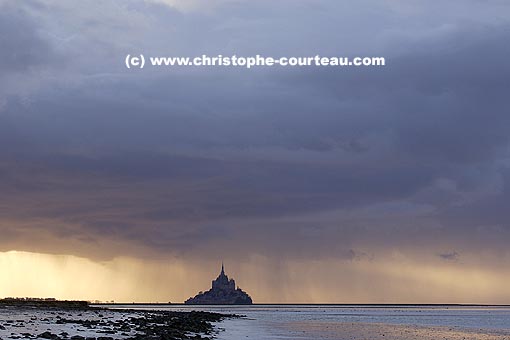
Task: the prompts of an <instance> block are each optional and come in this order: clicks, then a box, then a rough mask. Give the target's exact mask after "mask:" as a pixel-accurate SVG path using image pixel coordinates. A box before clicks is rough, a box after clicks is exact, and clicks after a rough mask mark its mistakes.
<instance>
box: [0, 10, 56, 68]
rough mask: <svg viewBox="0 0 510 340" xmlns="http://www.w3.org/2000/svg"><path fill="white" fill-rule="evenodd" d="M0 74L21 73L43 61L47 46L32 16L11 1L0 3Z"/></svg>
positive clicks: (47, 49)
mask: <svg viewBox="0 0 510 340" xmlns="http://www.w3.org/2000/svg"><path fill="white" fill-rule="evenodd" d="M0 46H1V48H0V61H1V62H0V75H3V76H5V75H6V74H10V73H16V72H25V71H27V70H29V69H30V68H31V67H34V66H37V65H39V64H41V63H44V62H47V61H48V59H49V55H50V53H51V49H50V47H49V45H48V43H47V42H46V41H45V40H44V39H43V38H42V37H41V36H40V34H39V33H38V32H37V25H36V24H35V22H34V19H33V18H32V17H30V16H29V15H28V14H27V13H26V12H25V11H24V10H22V9H21V8H19V7H18V6H15V4H14V3H2V2H0Z"/></svg>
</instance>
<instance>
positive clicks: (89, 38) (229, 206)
mask: <svg viewBox="0 0 510 340" xmlns="http://www.w3.org/2000/svg"><path fill="white" fill-rule="evenodd" d="M45 3H46V5H47V6H48V7H44V6H43V7H41V8H42V9H41V8H39V7H33V6H28V7H27V8H28V9H27V11H28V12H26V13H33V15H34V16H38V17H41V16H42V17H43V18H44V20H41V23H40V25H42V26H43V27H44V28H45V30H49V31H51V30H52V29H53V30H56V31H57V33H58V34H57V35H58V36H59V37H65V39H64V38H59V39H60V40H62V39H64V40H65V44H69V46H68V48H65V49H61V51H60V53H61V54H62V55H66V53H67V56H68V58H69V60H67V62H68V64H66V65H67V66H66V67H65V68H63V69H62V70H61V71H60V72H62V74H59V76H60V78H59V77H56V78H57V79H51V80H48V81H47V84H46V85H47V86H45V87H44V88H42V89H38V90H37V91H34V93H31V95H30V100H29V101H26V100H25V98H24V97H23V96H19V97H16V96H12V97H10V98H9V100H8V101H7V102H6V104H5V105H4V106H3V108H2V109H1V111H0V142H1V143H2V145H8V146H9V147H5V148H2V149H1V150H0V176H1V177H0V178H1V181H0V187H1V188H2V192H3V193H5V194H4V195H3V196H2V197H0V205H1V206H2V207H4V208H5V209H3V210H2V212H1V216H0V217H1V218H2V221H1V224H0V226H1V228H2V230H5V232H6V235H11V236H10V237H6V238H2V241H0V242H2V244H1V245H0V246H1V247H3V249H6V248H10V247H13V244H14V245H16V246H17V247H21V248H30V247H34V243H33V242H32V240H31V239H30V237H29V236H24V237H23V238H22V237H19V236H16V235H17V234H16V231H18V233H19V232H21V233H24V235H27V234H29V233H30V231H32V230H35V233H34V235H36V236H37V235H38V233H43V231H44V234H45V235H50V236H51V235H52V236H53V237H54V238H56V239H58V240H61V241H62V242H61V243H59V247H60V249H65V251H67V252H84V253H87V252H89V251H90V249H91V248H89V247H93V246H94V245H96V246H97V244H100V242H102V240H110V241H112V242H113V241H118V242H126V243H128V244H136V245H143V246H146V247H147V248H150V249H156V250H157V251H158V252H165V251H172V252H173V251H175V252H184V251H186V250H187V249H190V248H193V249H194V248H199V247H206V246H211V247H212V246H213V245H214V246H216V245H218V244H222V242H224V238H222V237H220V235H229V236H228V237H229V240H230V241H231V242H229V243H228V244H225V246H226V247H230V248H229V249H235V251H236V252H237V253H243V251H244V252H257V251H260V252H264V253H266V254H278V253H285V254H289V256H290V255H294V256H297V255H301V256H304V254H306V256H308V257H314V256H319V255H320V256H331V254H336V255H334V256H337V257H338V258H341V259H347V260H352V259H356V258H358V257H360V256H362V257H366V258H368V257H371V256H372V255H360V254H366V253H365V252H364V250H359V249H358V248H357V247H358V246H360V245H361V247H371V246H380V247H381V248H384V247H386V246H387V247H392V246H399V245H402V244H410V245H411V246H412V245H427V244H428V245H433V244H434V242H436V241H437V240H438V239H441V240H444V242H452V243H458V244H459V248H457V247H455V249H459V251H461V250H462V251H463V249H462V247H463V246H467V245H468V244H469V245H470V246H472V245H473V244H476V236H477V233H476V228H477V227H479V226H480V225H481V224H482V223H489V224H490V225H491V226H492V227H494V225H503V227H502V228H503V229H505V228H507V227H508V224H507V222H506V221H507V219H506V220H505V218H506V216H507V215H505V212H504V211H505V210H504V207H503V203H501V202H502V200H501V198H505V197H506V196H505V195H506V194H501V193H499V194H498V193H497V194H491V193H487V192H486V190H485V189H486V186H487V185H486V183H492V182H493V181H496V182H497V180H495V179H494V178H498V177H500V176H502V174H504V173H505V171H508V170H506V169H507V168H508V164H507V165H504V160H505V158H506V157H508V144H509V140H508V138H509V136H510V135H509V134H508V127H509V126H510V118H509V117H510V116H509V115H508V114H507V113H506V111H505V108H506V106H507V105H506V103H507V93H509V90H510V88H509V83H508V82H507V79H509V77H510V66H509V64H508V62H507V60H509V58H510V47H508V44H504V43H502V42H504V41H506V37H507V35H508V29H509V26H508V25H506V24H502V23H498V24H493V23H491V22H489V23H487V22H484V23H476V22H475V23H473V22H464V21H458V22H457V21H454V22H453V23H452V22H450V21H451V20H452V19H451V17H448V16H438V17H435V18H434V19H433V20H436V21H435V22H433V23H430V22H421V23H420V24H419V25H416V26H415V25H413V24H411V23H410V22H409V21H408V19H405V16H404V15H401V14H399V13H397V11H395V10H390V9H388V8H386V9H385V11H384V14H385V15H384V16H377V15H376V13H373V12H372V11H368V10H367V9H366V8H364V7H363V8H362V7H356V6H352V8H349V9H347V8H346V9H345V10H346V11H348V12H349V13H351V12H353V13H357V14H365V16H366V19H367V20H368V19H370V18H374V20H375V21H373V24H372V25H368V24H360V23H356V22H353V20H351V19H348V18H347V17H346V21H345V22H343V21H342V20H338V18H337V17H336V16H335V17H330V16H328V15H327V13H328V11H329V12H331V11H332V10H336V11H339V10H340V8H339V7H337V6H340V5H335V4H334V3H333V2H329V1H322V2H317V3H316V4H315V5H312V3H309V2H300V3H299V4H297V5H296V6H295V7H292V13H294V14H295V15H296V16H298V17H299V16H300V15H301V16H303V18H305V19H306V21H307V22H309V23H310V24H312V23H313V24H314V25H310V26H308V27H309V29H303V28H299V27H298V26H299V25H297V23H298V21H296V20H295V19H289V17H288V16H285V15H284V14H286V11H285V8H284V7H285V6H283V5H282V6H280V5H278V4H274V6H275V10H274V12H272V13H271V14H269V13H266V12H264V11H262V10H263V9H264V8H265V6H267V4H265V5H261V4H251V5H246V6H241V5H239V4H228V3H226V4H223V5H221V6H220V8H221V11H220V10H211V12H207V13H206V14H204V13H202V12H193V11H192V12H189V13H181V12H179V11H178V10H176V9H172V8H168V7H166V6H163V5H156V4H149V3H143V4H142V3H141V2H137V1H131V2H127V5H121V4H120V3H119V2H114V1H112V2H107V3H104V4H102V5H101V6H106V7H105V8H101V9H102V11H99V10H91V11H90V12H88V10H83V11H81V12H79V11H76V10H74V12H73V8H72V5H64V4H59V5H58V4H56V3H52V2H51V1H47V2H45ZM110 5H111V6H112V7H111V8H110V10H112V11H113V9H115V11H117V10H118V12H119V15H117V16H114V17H112V18H110V17H109V14H108V8H109V7H108V6H110ZM59 6H64V7H59ZM66 6H67V7H66ZM379 6H382V5H378V7H377V8H380V7H379ZM92 7H93V6H92ZM340 7H342V6H340ZM473 7H475V4H474V3H473ZM10 8H13V7H12V6H11V7H10ZM382 8H384V6H383V7H382ZM50 9H51V10H52V11H53V12H54V13H57V14H55V15H59V17H61V18H62V20H63V21H64V22H66V23H65V24H66V25H69V23H68V22H67V20H69V18H68V17H67V16H64V15H63V13H69V12H71V13H73V15H74V16H75V17H74V21H75V23H74V25H75V26H73V27H74V28H69V30H70V31H69V32H66V31H65V30H64V33H67V34H62V33H63V32H62V30H63V29H62V28H55V27H53V26H51V24H49V23H48V22H50V21H51V20H50V19H51V14H50V13H49V12H47V11H49V10H50ZM380 9H381V8H380ZM11 11H12V10H11ZM101 12H104V13H101ZM16 13H18V14H16ZM19 13H25V12H16V11H15V14H14V15H10V16H9V19H8V20H6V21H3V20H1V21H0V25H3V26H2V27H3V29H5V31H6V32H12V35H11V34H6V35H5V36H2V37H3V38H2V39H6V40H5V42H4V41H3V40H2V44H3V45H4V44H5V46H8V47H9V48H8V49H3V48H2V52H0V57H1V58H2V59H6V63H5V64H4V65H3V66H1V67H0V72H2V70H3V69H5V70H9V72H12V71H16V72H26V71H27V68H29V67H30V65H31V64H37V63H40V62H42V60H43V59H40V58H38V57H39V54H35V53H34V51H35V50H40V51H42V52H43V55H44V51H45V49H46V53H49V52H48V47H47V46H50V45H46V43H44V42H43V40H41V38H40V35H39V34H38V33H36V32H37V28H35V26H34V23H33V18H29V17H27V16H26V14H23V15H22V14H19ZM227 14H228V15H227ZM16 15H18V17H17V16H16ZM101 15H103V16H105V18H110V19H109V21H108V24H106V22H105V21H104V20H103V19H104V18H103V17H101ZM287 15H288V13H287ZM321 18H325V19H324V20H321ZM376 18H377V19H376ZM90 20H95V21H93V23H91V22H90ZM424 20H425V19H424ZM427 20H429V19H427ZM431 20H432V19H431ZM132 22H134V23H136V27H135V25H134V24H131V23H132ZM289 23H292V25H295V26H296V27H295V32H294V31H290V32H291V33H288V32H289V31H288V30H285V31H284V28H285V27H286V24H289ZM299 23H301V21H299ZM264 24H267V25H266V26H264ZM349 25H355V27H357V28H359V30H358V31H356V30H351V31H349V33H347V31H344V30H342V29H343V28H347V27H348V26H349ZM427 25H432V26H434V25H437V27H439V28H440V29H439V33H437V32H436V31H435V30H432V33H430V32H425V33H427V34H429V35H427V39H420V38H416V39H413V38H412V37H411V38H409V37H408V36H406V35H405V32H406V29H410V30H416V34H417V35H419V34H424V33H423V31H422V30H425V28H424V27H428V26H427ZM444 25H446V26H448V25H453V26H454V27H455V29H452V30H446V31H443V30H442V27H443V26H444ZM18 26H19V27H18ZM344 26H345V27H344ZM77 27H78V28H79V27H82V28H83V30H82V31H80V30H79V29H77ZM193 27H194V29H191V28H193ZM260 27H265V28H264V30H263V31H264V32H266V33H267V32H268V31H271V32H277V33H275V34H276V35H277V36H279V35H281V37H279V38H278V39H277V37H273V38H272V39H265V40H262V39H261V37H262V36H263V34H262V33H260V32H259V28H260ZM293 27H294V26H293ZM335 29H336V32H338V34H333V35H324V34H323V33H320V32H324V31H325V30H327V31H331V32H333V31H335ZM381 29H382V30H386V31H388V32H389V33H387V34H388V35H389V36H379V38H380V40H381V41H384V42H385V43H380V46H379V47H374V46H371V43H374V45H375V42H377V41H378V39H377V37H378V36H377V32H379V30H381ZM71 31H72V32H71ZM74 31H78V32H83V33H82V34H78V35H76V37H75V34H74V33H76V32H74ZM140 31H141V32H142V33H143V34H139V33H140ZM16 32H17V33H16ZM137 32H138V34H137ZM169 32H170V33H169ZM172 32H174V34H172ZM211 32H213V33H211ZM292 32H294V33H292ZM305 32H308V33H306V34H308V35H306V36H304V38H306V39H308V40H307V41H310V45H307V44H303V43H300V42H299V40H300V39H302V38H303V34H305ZM356 32H357V33H356ZM227 33H229V34H227ZM231 33H236V34H237V35H236V34H234V35H233V36H232V35H231ZM16 34H19V35H20V36H19V37H17V38H16V39H15V40H12V41H11V40H10V39H11V38H10V37H11V36H12V37H15V36H16ZM142 35H143V38H142V37H141V36H142ZM163 37H164V38H165V39H163ZM383 38H384V39H383ZM60 40H59V41H60ZM109 41H110V43H108V42H109ZM190 41H193V42H194V43H193V44H192V43H190ZM246 41H250V42H251V44H247V43H246ZM278 41H284V43H281V44H277V43H276V42H278ZM59 43H60V44H64V43H63V42H62V41H60V42H59ZM137 44H139V45H137ZM218 46H222V47H224V48H225V49H226V50H227V51H230V50H232V51H233V52H235V53H238V54H242V53H251V52H253V53H264V54H267V55H270V54H271V53H275V54H280V53H286V54H288V55H292V53H296V52H300V53H301V54H303V53H311V54H315V53H319V52H324V51H327V52H328V53H330V54H335V55H344V54H348V55H351V54H352V55H354V54H355V53H360V51H364V50H365V51H371V52H374V51H377V52H378V53H379V54H381V55H383V56H386V57H387V59H388V66H387V67H385V68H381V69H341V70H331V69H327V70H321V69H306V68H305V69H299V70H298V69H274V70H263V69H260V70H250V71H247V70H239V69H204V70H195V69H194V70H192V71H189V72H185V71H182V70H169V71H165V70H161V71H160V72H159V73H155V72H154V73H152V72H151V71H147V72H145V73H144V72H138V73H127V72H126V71H124V70H121V69H120V68H121V67H122V66H119V65H122V58H123V54H124V53H126V51H127V52H130V53H131V52H132V51H131V50H132V49H140V48H142V47H143V48H146V49H147V50H150V51H156V52H157V53H162V54H165V53H166V54H168V50H169V49H170V50H171V52H172V54H175V55H180V54H183V55H187V54H189V53H198V52H200V54H202V53H204V51H205V52H209V51H211V53H220V52H221V53H224V52H225V51H222V50H221V48H219V47H218ZM332 46H333V47H332ZM366 46H369V47H366ZM395 46H399V48H398V49H395V48H394V47H395ZM2 47H3V46H2ZM6 50H9V51H10V52H5V51H6ZM62 51H65V53H64V52H62ZM76 51H90V53H89V54H85V53H83V55H79V54H78V53H76ZM13 55H19V56H21V57H20V58H14V57H13ZM85 56H86V57H87V58H85ZM71 57H73V58H76V59H74V60H72V58H71ZM10 63H11V64H10ZM69 65H71V66H74V67H70V66H69ZM2 68H3V69H2ZM69 79H71V81H70V80H69ZM500 163H503V164H500ZM497 164H499V165H497ZM505 183H506V182H505ZM495 186H496V187H498V184H496V185H495ZM499 188H500V189H502V188H503V187H502V186H499ZM496 192H498V191H497V190H496ZM494 195H496V196H494ZM491 197H492V198H491ZM483 202H487V203H483ZM391 204H394V205H395V206H397V207H398V208H399V209H400V210H398V209H397V210H396V211H395V210H394V208H391ZM424 207H425V208H424ZM498 207H499V208H498ZM392 209H393V210H392ZM328 213H331V215H329V216H328V215H327V214H328ZM322 214H325V215H322ZM488 215H490V218H489V217H488ZM289 218H290V219H294V220H292V222H288V221H285V219H289ZM468 220H469V221H471V223H469V222H468ZM42 230H43V231H42ZM459 230H465V231H466V232H465V233H461V232H459ZM8 233H9V234H8ZM500 235H502V234H500ZM50 236H48V237H50ZM34 237H35V236H34ZM69 239H72V240H75V241H76V242H77V243H76V244H81V246H77V245H76V244H75V243H73V244H72V245H68V246H66V245H65V244H64V243H65V242H64V241H65V240H69ZM246 239H250V240H252V242H251V243H250V244H245V243H244V241H243V240H246ZM281 239H284V240H285V242H284V243H282V242H281V241H280V240H281ZM507 240H508V238H507V236H505V237H503V238H500V240H499V241H498V242H497V244H503V243H504V242H506V241H507ZM55 242H56V241H55ZM236 243H243V244H245V245H244V250H243V249H238V248H237V246H236ZM37 246H40V247H42V248H44V250H45V251H48V249H51V248H52V246H51V245H48V246H43V245H41V244H38V245H37ZM442 246H443V247H445V246H448V245H442ZM80 247H82V248H80ZM443 249H445V248H443ZM446 249H451V248H446ZM133 251H135V250H133ZM115 252H129V250H128V248H122V249H119V248H112V249H111V251H110V253H109V254H108V250H102V254H101V256H103V255H104V256H111V255H112V254H114V253H115ZM103 253H104V254H103ZM95 254H96V255H97V254H98V253H95ZM328 254H329V255H328ZM441 254H442V253H441ZM441 254H440V255H439V257H440V258H443V259H445V257H443V256H442V255H448V254H446V253H445V254H442V255H441ZM90 256H94V255H90Z"/></svg>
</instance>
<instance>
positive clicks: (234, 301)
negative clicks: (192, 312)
mask: <svg viewBox="0 0 510 340" xmlns="http://www.w3.org/2000/svg"><path fill="white" fill-rule="evenodd" d="M184 303H185V304H187V305H251V304H252V303H253V301H252V299H251V297H250V296H249V295H248V294H247V293H246V292H244V291H243V290H242V289H241V288H239V287H237V288H236V282H235V281H234V279H229V278H228V276H227V275H226V274H225V268H224V266H223V263H222V264H221V273H220V275H219V276H218V277H217V278H216V280H214V281H212V288H211V289H209V290H208V291H206V292H200V293H198V294H197V295H196V296H195V297H192V298H189V299H188V300H186V301H185V302H184Z"/></svg>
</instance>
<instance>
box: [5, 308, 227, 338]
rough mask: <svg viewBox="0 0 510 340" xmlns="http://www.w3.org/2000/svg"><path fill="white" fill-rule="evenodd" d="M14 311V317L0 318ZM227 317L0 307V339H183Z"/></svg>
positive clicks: (206, 332)
mask: <svg viewBox="0 0 510 340" xmlns="http://www.w3.org/2000/svg"><path fill="white" fill-rule="evenodd" d="M12 313H15V314H17V316H16V319H13V318H12V317H11V318H3V319H2V316H7V315H9V316H12V315H13V314H12ZM227 317H236V316H235V315H224V314H217V313H209V312H175V311H137V310H94V309H86V310H83V311H80V310H75V309H74V310H72V311H71V310H62V309H57V310H56V309H48V310H40V309H33V308H32V309H30V308H28V309H27V308H24V309H23V310H22V311H21V310H20V308H19V307H4V308H0V340H6V339H50V340H115V339H130V340H142V339H152V340H184V339H212V338H213V337H214V335H215V328H214V325H213V323H215V322H219V321H221V320H222V319H224V318H227Z"/></svg>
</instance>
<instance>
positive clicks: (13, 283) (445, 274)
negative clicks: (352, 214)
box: [0, 251, 510, 304]
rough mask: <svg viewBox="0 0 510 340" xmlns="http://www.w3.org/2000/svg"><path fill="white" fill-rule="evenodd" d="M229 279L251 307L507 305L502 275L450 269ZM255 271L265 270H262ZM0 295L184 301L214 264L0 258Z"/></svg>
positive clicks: (237, 271) (312, 271)
mask: <svg viewBox="0 0 510 340" xmlns="http://www.w3.org/2000/svg"><path fill="white" fill-rule="evenodd" d="M226 269H227V274H229V275H231V276H232V277H234V278H235V279H236V281H237V283H238V284H239V285H240V286H241V287H242V288H243V289H245V290H246V291H247V292H248V293H250V294H251V295H252V297H253V298H254V301H255V302H256V303H263V302H272V303H278V302H286V303H290V302H300V303H321V302H323V303H335V302H337V303H342V302H344V303H494V304H495V303H499V304H502V303H509V302H510V293H509V292H508V289H507V286H508V285H507V282H508V278H509V277H510V276H509V275H508V274H509V273H508V272H496V271H489V270H484V269H481V268H473V267H468V266H465V265H462V266H457V265H454V264H448V263H446V264H441V263H439V264H426V263H411V262H406V261H402V260H396V259H394V258H393V259H389V260H385V261H379V262H375V261H353V262H350V261H333V260H325V261H308V262H303V261H288V262H285V263H279V264H275V263H274V262H272V261H270V260H269V259H267V258H262V257H254V258H252V259H251V260H249V261H248V262H245V263H235V264H234V263H233V264H230V263H228V264H227V267H226ZM261 269H264V271H262V270H261ZM0 270H1V273H2V275H1V276H0V296H3V297H7V296H14V297H25V296H28V297H55V298H58V299H85V300H101V301H111V300H115V301H118V302H135V301H136V302H168V301H172V302H177V303H179V302H183V301H184V300H185V299H187V298H188V297H189V296H191V295H194V294H195V293H196V292H198V291H200V290H205V289H208V287H209V286H210V282H211V280H212V279H213V278H214V277H215V276H216V275H217V272H218V270H219V267H218V264H217V263H215V262H208V263H193V262H189V263H184V262H182V261H155V260H154V261H142V260H138V259H134V258H116V259H113V260H111V261H107V262H94V261H91V260H89V259H85V258H79V257H75V256H68V255H46V254H37V253H28V252H18V251H10V252H4V253H0Z"/></svg>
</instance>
